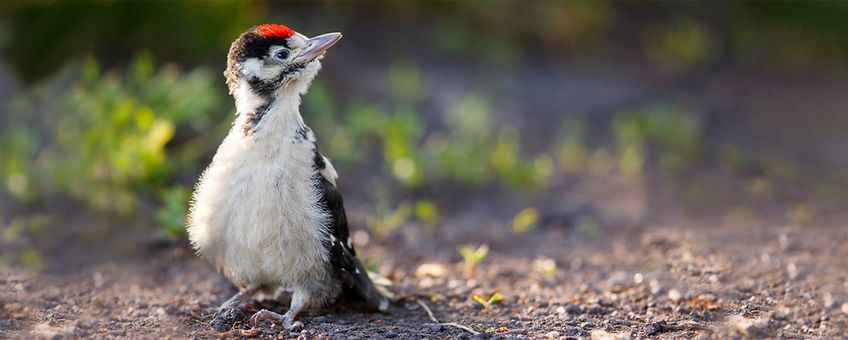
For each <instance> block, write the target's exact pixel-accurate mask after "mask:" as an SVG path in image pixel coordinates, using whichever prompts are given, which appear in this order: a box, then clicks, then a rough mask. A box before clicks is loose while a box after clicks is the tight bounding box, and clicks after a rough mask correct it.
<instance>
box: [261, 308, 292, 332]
mask: <svg viewBox="0 0 848 340" xmlns="http://www.w3.org/2000/svg"><path fill="white" fill-rule="evenodd" d="M293 319H294V318H293V317H292V316H291V315H290V314H289V313H286V314H285V315H280V314H277V313H274V312H272V311H269V310H267V309H263V310H260V311H258V312H256V313H255V314H253V316H251V317H250V321H249V324H250V325H251V326H256V324H257V323H259V322H262V321H271V322H274V323H277V322H279V323H282V324H283V327H284V328H285V329H286V330H288V331H295V330H299V329H303V323H302V322H300V321H294V320H293Z"/></svg>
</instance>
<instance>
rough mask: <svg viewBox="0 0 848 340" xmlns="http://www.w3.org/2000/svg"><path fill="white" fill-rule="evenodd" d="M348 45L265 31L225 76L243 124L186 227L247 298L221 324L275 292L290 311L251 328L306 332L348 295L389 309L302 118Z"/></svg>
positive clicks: (235, 50)
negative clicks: (305, 319) (324, 74)
mask: <svg viewBox="0 0 848 340" xmlns="http://www.w3.org/2000/svg"><path fill="white" fill-rule="evenodd" d="M341 38H342V34H341V33H327V34H322V35H318V36H315V37H312V38H308V37H307V36H305V35H303V34H300V33H298V32H295V31H294V30H292V29H290V28H289V27H287V26H284V25H280V24H263V25H258V26H254V27H251V28H250V29H248V30H247V31H246V32H244V33H242V34H241V35H240V36H239V37H238V38H237V39H236V40H235V41H234V42H233V43H232V45H231V46H230V49H229V53H228V54H227V67H226V70H225V71H224V76H225V78H226V85H227V87H228V89H229V93H230V95H232V96H233V98H234V99H235V106H236V118H235V120H234V122H233V125H232V127H231V128H230V130H229V132H228V134H227V136H226V137H225V138H224V140H223V141H222V142H221V144H220V146H219V147H218V149H217V151H216V153H215V156H214V157H213V159H212V161H211V163H210V164H209V166H208V167H207V168H206V170H205V171H203V173H202V175H201V176H200V178H199V179H198V182H197V184H196V186H195V189H194V193H193V195H192V199H191V203H190V206H189V212H188V218H187V231H188V235H189V240H190V242H191V245H192V247H193V248H194V250H195V251H196V253H197V255H198V256H199V257H201V258H203V259H205V260H207V261H208V262H210V263H211V264H212V265H213V266H214V267H215V268H216V269H217V270H218V271H219V272H221V273H222V274H223V275H224V276H226V277H227V278H228V279H229V280H230V281H231V282H232V283H233V284H234V285H235V286H237V287H238V288H239V291H238V293H237V294H235V295H234V296H233V297H232V298H230V299H229V300H227V301H226V302H224V303H223V304H222V305H221V307H220V308H219V309H218V313H217V314H216V318H217V317H218V316H220V315H221V313H223V312H224V311H225V310H228V309H233V308H240V307H241V306H242V305H244V304H245V303H246V302H247V301H248V300H249V299H251V298H252V297H253V296H254V295H255V294H257V292H262V291H267V290H268V289H284V290H287V291H289V292H291V304H290V306H289V309H288V311H287V312H286V313H285V314H284V315H280V314H277V313H275V312H272V311H268V310H265V309H263V310H260V311H258V312H256V313H255V314H253V316H251V318H250V319H249V323H250V324H255V323H256V322H259V321H272V322H279V323H282V324H283V326H284V327H285V328H286V329H289V330H290V329H292V328H294V327H299V326H302V325H303V324H302V323H301V322H299V321H298V322H296V321H294V319H295V317H296V316H297V314H298V313H299V312H300V311H301V310H302V309H303V308H304V307H306V306H310V307H323V306H327V305H328V304H330V303H332V302H333V301H335V300H336V298H337V297H338V296H339V295H340V293H341V292H342V290H343V289H349V290H351V291H353V292H356V293H358V294H359V295H360V296H361V297H362V298H363V300H364V301H365V302H367V303H368V305H370V306H372V307H373V308H376V309H377V310H379V311H383V312H385V311H386V310H387V309H388V307H389V300H388V298H387V297H386V296H385V295H384V294H383V293H381V290H379V289H378V287H376V286H375V285H374V283H373V282H372V280H371V279H370V278H369V276H368V272H367V271H366V269H365V266H364V265H363V263H362V261H361V260H360V259H359V258H357V257H356V250H355V249H354V245H353V242H352V241H351V237H350V231H349V229H348V221H347V217H346V216H345V209H344V204H343V201H342V195H341V194H340V192H339V190H338V188H337V187H336V182H337V180H338V173H337V172H336V170H335V168H334V167H333V164H332V163H330V160H329V159H328V158H327V157H325V156H324V155H322V154H321V152H320V151H319V150H318V145H317V139H316V136H315V134H314V133H313V131H312V130H311V129H310V128H309V127H308V126H306V124H305V123H304V120H303V117H302V116H301V113H300V100H301V99H300V98H301V96H302V95H304V94H305V93H306V92H307V90H308V89H309V86H310V84H311V82H312V80H313V79H314V78H315V76H316V75H317V74H318V71H319V70H320V69H321V61H320V60H321V59H322V58H323V56H324V54H325V52H326V51H327V49H329V48H330V47H331V46H333V45H334V44H336V43H337V42H338V41H339V40H340V39H341ZM380 288H382V287H380ZM213 325H214V321H213Z"/></svg>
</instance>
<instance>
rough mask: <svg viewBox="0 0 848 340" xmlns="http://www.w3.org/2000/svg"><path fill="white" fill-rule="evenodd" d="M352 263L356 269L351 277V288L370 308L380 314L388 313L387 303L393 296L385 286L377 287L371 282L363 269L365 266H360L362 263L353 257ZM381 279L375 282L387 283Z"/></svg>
mask: <svg viewBox="0 0 848 340" xmlns="http://www.w3.org/2000/svg"><path fill="white" fill-rule="evenodd" d="M353 263H354V265H355V267H356V271H355V272H354V273H353V274H354V275H353V277H352V279H353V280H352V281H353V287H352V288H353V289H354V290H356V292H357V293H359V295H360V296H362V298H363V299H365V302H367V303H368V304H369V305H371V306H372V307H374V308H376V309H378V310H379V311H381V312H386V311H388V309H389V303H390V301H391V300H392V299H394V294H392V292H391V291H389V290H388V289H387V288H386V287H385V286H386V285H377V284H375V283H374V281H372V280H371V276H370V275H369V273H368V271H367V270H366V269H365V265H363V264H362V261H360V260H359V259H358V258H356V257H353ZM382 279H383V280H380V279H377V281H378V282H379V281H388V280H387V279H385V278H382ZM380 283H383V282H380Z"/></svg>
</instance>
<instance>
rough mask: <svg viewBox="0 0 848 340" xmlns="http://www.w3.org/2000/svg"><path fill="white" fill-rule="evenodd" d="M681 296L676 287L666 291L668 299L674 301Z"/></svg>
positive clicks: (678, 299)
mask: <svg viewBox="0 0 848 340" xmlns="http://www.w3.org/2000/svg"><path fill="white" fill-rule="evenodd" d="M681 298H683V295H682V294H680V291H678V290H677V289H671V290H669V291H668V299H669V300H671V301H674V302H677V301H680V299H681Z"/></svg>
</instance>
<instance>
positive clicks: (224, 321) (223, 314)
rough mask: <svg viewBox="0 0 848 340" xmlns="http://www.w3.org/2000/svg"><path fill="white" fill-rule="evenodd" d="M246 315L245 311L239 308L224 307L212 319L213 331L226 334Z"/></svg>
mask: <svg viewBox="0 0 848 340" xmlns="http://www.w3.org/2000/svg"><path fill="white" fill-rule="evenodd" d="M243 315H244V311H242V310H241V308H238V307H222V308H221V309H218V312H217V313H215V316H214V317H213V318H212V329H214V330H215V331H216V332H226V331H228V330H230V328H232V327H233V324H234V323H235V322H236V320H239V319H241V318H242V316H243Z"/></svg>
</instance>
